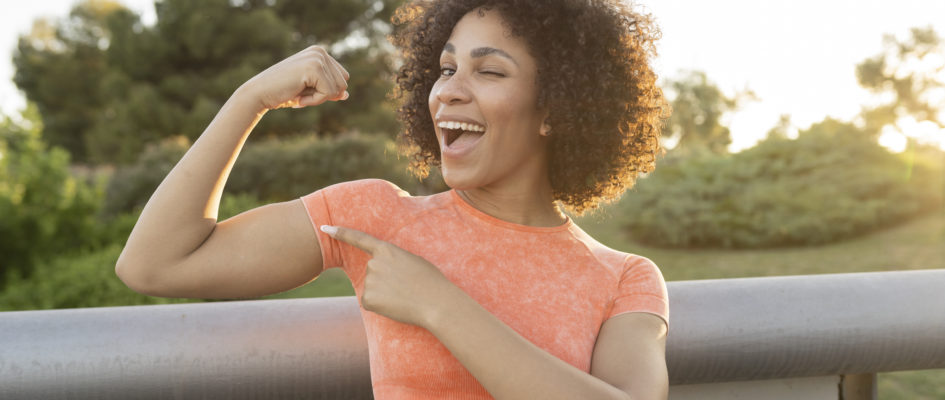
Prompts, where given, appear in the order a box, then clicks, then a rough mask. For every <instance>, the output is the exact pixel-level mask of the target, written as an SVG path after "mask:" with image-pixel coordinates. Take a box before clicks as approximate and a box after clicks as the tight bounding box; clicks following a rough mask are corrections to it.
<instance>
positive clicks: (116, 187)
mask: <svg viewBox="0 0 945 400" xmlns="http://www.w3.org/2000/svg"><path fill="white" fill-rule="evenodd" d="M187 147H188V144H187V141H186V139H175V140H172V141H167V142H163V143H161V144H160V145H158V146H155V147H152V148H150V149H148V150H147V151H146V152H145V153H144V155H142V157H141V160H140V161H139V162H138V163H136V164H134V165H132V166H130V167H125V168H122V169H119V170H118V171H116V173H115V174H114V175H113V177H112V179H111V181H110V182H109V185H108V189H107V191H106V200H105V210H106V213H107V214H109V215H114V214H118V213H121V212H128V211H132V210H134V209H136V208H140V207H142V206H144V204H145V203H146V202H147V200H148V198H150V197H151V194H152V193H153V192H154V189H156V188H157V186H158V184H160V183H161V181H162V180H163V179H164V177H165V176H166V175H167V173H168V172H170V170H171V169H172V168H173V167H174V165H175V164H176V163H177V161H178V160H180V158H181V157H182V156H183V154H184V153H185V152H186V150H187ZM363 178H381V179H386V180H389V181H391V182H393V183H395V184H397V185H398V186H400V187H401V188H403V189H404V190H407V191H409V192H411V193H415V194H428V193H435V192H439V191H442V190H445V189H446V186H445V184H443V182H442V179H441V178H439V176H438V175H437V176H433V174H431V177H430V178H427V179H426V180H423V181H420V180H418V179H417V178H415V177H412V176H411V175H410V174H409V173H408V172H407V160H406V158H398V157H397V151H396V147H395V145H394V142H393V141H391V140H390V139H388V138H386V137H383V136H375V135H344V136H341V137H338V138H330V139H323V138H317V137H314V136H304V137H296V138H291V139H270V140H263V141H257V142H254V143H249V144H247V145H246V147H245V149H244V150H243V152H242V154H241V155H240V157H239V159H237V161H236V165H235V166H234V168H233V171H232V173H231V174H230V177H229V180H228V181H227V185H226V189H225V191H226V193H227V194H228V195H239V194H246V195H250V196H251V197H252V198H255V199H259V200H261V201H263V202H273V201H286V200H290V199H293V198H297V197H300V196H303V195H305V194H308V193H311V192H312V191H315V190H318V189H320V188H323V187H325V186H328V185H332V184H335V183H338V182H344V181H350V180H355V179H363Z"/></svg>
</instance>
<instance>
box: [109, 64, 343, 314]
mask: <svg viewBox="0 0 945 400" xmlns="http://www.w3.org/2000/svg"><path fill="white" fill-rule="evenodd" d="M348 77H349V76H348V73H347V71H345V69H344V68H343V67H342V66H341V64H339V63H338V62H337V61H336V60H335V59H334V58H332V57H331V56H330V55H329V54H328V53H327V52H326V51H325V50H324V49H322V48H320V47H315V46H313V47H309V48H307V49H305V50H303V51H301V52H299V53H296V54H294V55H292V56H291V57H289V58H287V59H285V60H282V61H281V62H279V63H278V64H275V65H273V66H272V67H270V68H268V69H266V70H265V71H263V72H261V73H259V74H258V75H256V76H255V77H253V78H252V79H250V80H249V81H247V82H246V83H244V84H243V85H242V86H240V88H239V89H237V90H236V91H235V92H234V93H233V95H232V96H231V97H230V98H229V100H227V102H226V104H224V105H223V107H222V108H221V109H220V111H219V112H218V113H217V115H216V117H214V119H213V121H212V122H211V123H210V125H209V126H208V127H207V129H206V130H205V131H204V132H203V133H202V134H201V135H200V138H198V139H197V141H196V142H194V145H193V146H192V147H191V148H190V150H188V151H187V153H186V154H185V155H184V157H183V158H182V159H181V160H180V161H179V162H178V163H177V165H176V166H175V167H174V169H173V170H171V172H170V173H169V174H168V175H167V177H165V178H164V181H163V182H161V184H160V186H158V188H157V189H156V190H155V192H154V194H153V195H152V196H151V198H150V199H149V200H148V203H147V204H146V205H145V207H144V210H143V211H142V212H141V216H140V217H139V219H138V222H137V223H136V224H135V227H134V229H133V230H132V232H131V236H130V237H129V238H128V242H127V244H126V245H125V248H124V249H123V250H122V253H121V256H120V257H119V259H118V263H117V265H116V268H115V271H116V273H117V274H118V276H119V277H120V278H121V280H122V281H124V282H125V284H127V285H128V286H129V287H131V288H132V289H134V290H136V291H138V292H141V293H145V294H149V295H154V296H166V297H205V298H240V297H255V296H260V295H264V294H270V293H276V292H280V291H284V290H287V289H291V288H293V287H295V286H299V285H301V284H304V283H305V282H307V281H309V280H311V279H314V278H315V277H316V276H317V275H318V274H319V273H320V272H321V253H320V249H319V247H318V244H317V243H318V242H317V240H315V233H314V231H313V230H312V228H311V224H310V223H309V222H308V218H307V215H306V213H305V210H304V208H303V206H302V204H301V201H299V200H294V201H289V202H285V203H278V204H272V205H268V206H264V207H259V208H257V209H254V210H250V211H248V212H246V213H243V214H240V215H238V216H236V217H233V218H230V219H228V220H226V221H223V222H220V223H218V222H217V209H218V207H219V204H220V197H221V195H222V193H223V186H224V184H225V183H226V179H227V177H228V175H229V173H230V170H231V169H232V167H233V163H234V162H235V161H236V157H237V156H238V155H239V152H240V150H241V149H242V147H243V144H244V143H245V142H246V139H247V137H248V136H249V134H250V132H251V131H252V129H253V127H255V126H256V123H258V122H259V120H260V119H261V118H262V117H263V115H264V114H265V113H266V112H267V111H268V110H271V109H276V108H282V107H290V106H291V107H307V106H316V105H319V104H321V103H324V102H325V101H339V100H345V99H347V98H348V92H347V86H348V85H347V79H348Z"/></svg>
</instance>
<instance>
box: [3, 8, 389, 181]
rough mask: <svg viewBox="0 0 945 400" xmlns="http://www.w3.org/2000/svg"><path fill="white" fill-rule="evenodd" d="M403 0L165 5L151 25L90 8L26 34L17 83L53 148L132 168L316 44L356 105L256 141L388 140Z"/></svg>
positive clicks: (279, 126) (283, 122)
mask: <svg viewBox="0 0 945 400" xmlns="http://www.w3.org/2000/svg"><path fill="white" fill-rule="evenodd" d="M397 3H399V0H328V1H319V2H309V1H300V0H268V1H264V0H244V1H229V0H207V1H199V2H194V1H187V0H163V1H157V2H156V4H155V10H156V12H157V21H156V23H155V24H154V25H153V26H145V25H144V24H143V23H142V22H141V20H140V17H139V16H138V15H136V14H135V13H133V12H131V11H129V10H128V9H126V8H124V7H123V6H121V5H120V4H118V3H116V2H114V1H108V0H85V1H84V2H81V3H79V4H78V5H76V6H75V8H74V9H73V10H72V12H71V13H70V16H69V18H67V19H65V20H62V21H47V20H40V21H37V22H36V23H35V24H34V29H33V31H32V32H31V33H30V34H29V35H27V36H24V37H21V38H20V41H19V44H18V47H17V51H16V53H15V54H14V65H15V67H16V75H15V77H14V81H15V82H16V84H17V86H19V87H20V89H22V90H23V91H24V92H25V93H26V96H27V98H28V99H29V100H30V101H32V102H35V103H36V104H37V105H38V107H39V111H40V114H41V115H42V119H43V122H44V124H45V125H46V131H47V132H46V133H47V137H48V140H49V141H50V143H52V144H55V145H60V146H62V147H64V148H66V149H67V150H68V151H69V152H70V153H72V154H73V156H74V159H75V160H76V161H80V162H97V163H101V162H122V163H127V162H131V161H133V160H134V159H135V158H136V157H137V155H139V154H140V153H141V151H142V150H143V149H144V147H145V145H147V144H149V143H155V142H158V141H160V140H161V139H163V138H166V137H172V136H177V135H185V136H187V137H189V138H190V139H194V138H196V137H197V136H198V135H199V134H200V133H201V132H202V131H203V129H204V128H205V127H206V125H207V124H208V123H209V122H210V120H211V119H212V117H213V115H214V114H215V113H216V112H217V111H218V110H219V108H220V106H222V104H223V102H225V101H226V99H227V97H228V96H229V95H230V94H231V93H232V92H233V91H234V90H235V89H236V88H237V87H238V86H239V85H240V84H242V83H243V82H245V81H246V80H247V79H249V78H250V77H252V76H253V75H254V74H255V73H257V72H259V71H261V70H263V69H265V68H266V67H268V66H270V65H272V64H273V63H275V62H277V61H279V60H280V59H282V58H285V57H287V56H288V55H290V54H292V53H295V52H297V51H299V50H301V49H302V48H304V47H307V46H309V45H313V44H319V45H323V46H326V47H328V48H330V49H331V51H332V53H333V54H335V55H336V56H337V58H338V59H339V61H341V62H342V64H344V65H345V66H346V68H348V70H349V71H350V72H351V76H352V77H351V81H350V82H349V91H350V92H351V99H350V100H349V101H347V102H345V104H344V105H343V106H338V105H335V104H326V105H325V106H323V107H318V108H317V109H312V110H306V111H305V112H300V113H272V115H270V116H268V117H267V118H266V119H264V120H263V122H262V123H261V124H260V125H259V127H258V128H257V135H255V136H257V137H260V136H273V135H275V136H284V135H292V134H296V133H302V132H311V131H315V132H317V133H319V134H324V135H334V134H336V133H339V132H341V131H344V130H358V131H366V132H388V133H393V132H394V130H395V129H396V123H395V121H394V118H393V111H392V109H391V107H389V106H385V105H384V100H385V96H386V94H387V93H388V91H389V90H390V87H391V84H392V83H391V79H390V76H391V75H392V72H393V71H392V69H393V62H392V59H391V57H392V52H391V51H389V49H388V48H387V47H385V40H384V36H385V34H386V33H388V32H389V30H390V26H389V24H388V22H387V21H388V20H389V17H390V14H391V13H392V12H393V9H394V8H395V7H396V5H397Z"/></svg>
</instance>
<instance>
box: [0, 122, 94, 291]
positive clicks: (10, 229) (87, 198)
mask: <svg viewBox="0 0 945 400" xmlns="http://www.w3.org/2000/svg"><path fill="white" fill-rule="evenodd" d="M23 117H24V119H25V121H24V122H21V123H18V122H14V121H12V120H11V119H10V118H7V117H3V119H2V120H0V238H2V240H0V254H2V255H3V257H2V258H0V284H2V283H3V282H4V280H5V279H6V278H7V277H8V276H9V275H10V274H11V273H15V274H16V275H20V276H24V275H28V274H29V273H30V271H31V269H32V267H33V265H34V264H35V263H36V262H37V261H39V260H42V259H44V258H47V257H49V256H51V255H57V254H62V253H64V252H69V251H73V250H76V249H80V248H83V247H85V246H89V245H93V244H95V243H93V242H94V240H95V236H96V235H95V234H94V232H95V230H96V223H95V219H94V215H95V213H96V212H97V210H98V204H99V202H100V201H101V193H100V191H97V190H96V189H95V188H93V187H92V186H91V185H89V184H87V183H86V182H84V181H82V180H79V179H76V178H75V177H73V176H72V174H70V172H69V154H68V153H66V152H65V151H63V150H62V149H60V148H55V147H53V148H51V147H49V146H47V145H46V143H44V142H43V140H42V137H41V132H42V124H41V123H40V122H39V118H38V115H37V112H36V110H35V108H32V107H31V108H28V109H27V111H26V112H25V113H24V115H23ZM0 286H2V285H0Z"/></svg>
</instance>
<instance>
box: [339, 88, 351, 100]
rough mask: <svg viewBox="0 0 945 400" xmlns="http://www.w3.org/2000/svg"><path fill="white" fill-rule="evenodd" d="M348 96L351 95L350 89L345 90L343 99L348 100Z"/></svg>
mask: <svg viewBox="0 0 945 400" xmlns="http://www.w3.org/2000/svg"><path fill="white" fill-rule="evenodd" d="M348 96H349V94H348V91H347V90H345V92H344V94H342V95H341V99H342V100H348Z"/></svg>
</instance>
